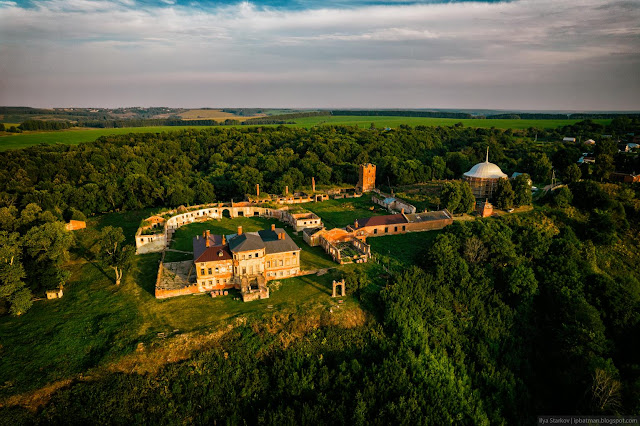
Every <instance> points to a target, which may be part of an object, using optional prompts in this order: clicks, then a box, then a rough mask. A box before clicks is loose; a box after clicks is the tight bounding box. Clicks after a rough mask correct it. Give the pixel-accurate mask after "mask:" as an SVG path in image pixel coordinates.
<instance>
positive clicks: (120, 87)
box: [0, 0, 640, 109]
mask: <svg viewBox="0 0 640 426" xmlns="http://www.w3.org/2000/svg"><path fill="white" fill-rule="evenodd" d="M161 1H162V2H163V4H162V5H156V6H145V7H141V4H140V3H135V2H134V1H133V0H118V1H116V0H35V1H33V2H32V7H21V6H19V5H17V4H16V3H13V2H6V1H5V2H1V3H0V55H2V57H3V58H7V59H8V60H6V61H3V62H4V65H2V66H1V67H0V82H2V84H3V86H2V87H0V103H4V104H8V103H11V104H24V103H32V104H38V105H45V104H46V105H59V103H58V102H59V101H57V99H65V100H67V99H68V101H67V102H72V103H73V104H75V105H80V104H91V105H101V104H103V103H102V101H101V99H102V100H104V99H107V98H108V99H113V96H114V95H113V94H114V93H118V94H119V95H120V96H121V100H120V101H119V102H116V103H115V105H124V104H132V103H133V104H136V105H140V104H148V102H151V100H154V101H156V102H157V101H158V100H162V102H161V103H162V104H165V105H190V104H191V105H193V104H195V105H207V103H204V102H205V101H207V100H208V99H212V95H214V94H215V102H213V100H211V101H210V102H213V103H208V105H232V104H233V105H276V104H278V105H282V106H287V105H285V104H283V103H282V102H284V101H288V102H291V101H292V100H296V99H297V100H296V101H295V105H292V104H289V105H288V106H349V105H350V106H372V105H373V104H371V102H372V98H375V96H372V95H371V93H370V92H371V91H377V92H378V93H382V92H384V93H385V96H384V97H382V99H379V100H377V101H376V102H377V103H376V104H375V106H379V107H385V106H399V107H403V106H404V107H409V106H411V107H419V106H423V107H438V106H447V107H456V106H457V107H505V108H507V107H519V108H527V109H535V108H545V107H546V108H559V107H560V106H563V107H572V108H578V107H579V106H580V105H582V104H584V103H585V102H587V101H590V100H592V101H593V102H602V100H603V98H602V92H603V91H604V92H606V91H609V93H611V96H609V97H608V98H607V102H609V103H610V104H611V105H612V106H615V105H619V106H620V108H622V107H625V108H635V109H638V108H640V104H639V103H638V102H639V101H638V100H636V99H635V98H636V97H634V96H631V93H633V90H630V89H633V88H638V87H639V86H640V82H639V77H638V74H637V72H631V70H632V69H633V68H634V66H635V67H637V66H638V65H639V64H640V53H639V52H638V48H637V47H638V45H639V43H638V41H639V40H638V37H639V35H640V29H639V28H638V25H637V22H640V2H639V1H609V2H606V4H603V2H602V1H601V0H574V1H557V0H521V1H513V2H499V3H496V2H454V3H449V2H446V3H438V2H436V3H432V2H428V3H416V4H403V2H400V3H401V4H395V3H397V2H386V4H378V3H379V2H345V3H347V7H337V6H336V4H337V3H336V2H330V3H322V4H323V5H329V6H327V7H321V8H318V7H315V8H300V9H295V10H291V9H283V8H278V7H272V6H268V5H264V4H262V5H256V4H253V3H249V2H240V3H235V4H227V5H222V6H218V7H214V8H212V7H209V8H203V7H202V6H200V5H195V6H189V5H184V4H181V3H178V2H175V1H174V0H161ZM371 3H374V4H371ZM74 82H75V87H76V89H74ZM621 82H626V88H623V87H621V86H625V85H621V84H620V83H621ZM287 83H290V84H289V86H288V85H287ZM264 84H270V85H272V86H273V89H274V90H275V88H277V89H278V91H277V93H279V98H271V97H270V96H271V94H272V90H271V89H270V90H265V89H264V88H262V87H260V85H264ZM135 85H137V87H145V88H147V89H145V90H146V91H145V90H142V91H141V90H131V88H132V87H133V86H135ZM154 85H155V86H154ZM167 85H172V86H173V87H174V88H177V87H180V88H181V89H182V92H181V94H180V95H179V96H180V97H179V98H176V97H174V96H173V95H169V94H172V93H174V92H176V90H173V89H170V88H168V87H166V86H167ZM538 85H545V87H548V88H553V90H550V91H547V90H546V89H545V90H540V89H539V88H538ZM87 87H92V90H91V91H87V89H86V88H87ZM151 87H155V88H156V90H157V93H154V94H153V95H151V94H150V93H149V91H150V90H153V89H151ZM230 87H235V88H236V89H237V90H236V92H235V93H233V92H232V91H230V90H229V88H230ZM345 87H348V88H349V89H348V90H345V89H344V88H345ZM243 88H245V89H252V90H243ZM527 91H532V92H533V96H525V95H526V94H527ZM576 92H580V95H579V96H577V95H576V94H575V93H576ZM107 93H108V96H107ZM163 93H166V95H165V96H164V97H162V94H163ZM296 93H298V94H299V95H296ZM329 93H331V94H333V95H334V96H335V97H334V98H330V97H328V94H329ZM509 93H511V95H509ZM591 93H593V95H590V94H591ZM636 93H637V92H636ZM222 94H225V95H224V96H225V97H221V95H222ZM563 95H564V97H563ZM88 96H92V98H91V99H87V97H88ZM296 96H298V97H296ZM425 96H426V97H425ZM510 96H511V97H510ZM360 99H361V101H360ZM133 101H136V102H133ZM384 102H388V103H386V104H385V103H384ZM391 102H392V103H393V105H391V104H390V103H391ZM531 102H535V103H536V104H535V105H528V104H525V103H531ZM572 102H573V103H572ZM574 104H575V105H574Z"/></svg>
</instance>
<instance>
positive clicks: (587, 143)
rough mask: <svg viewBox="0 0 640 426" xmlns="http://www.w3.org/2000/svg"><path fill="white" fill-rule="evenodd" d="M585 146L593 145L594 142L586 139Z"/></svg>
mask: <svg viewBox="0 0 640 426" xmlns="http://www.w3.org/2000/svg"><path fill="white" fill-rule="evenodd" d="M584 144H585V145H595V144H596V141H594V140H593V139H587V140H586V141H584Z"/></svg>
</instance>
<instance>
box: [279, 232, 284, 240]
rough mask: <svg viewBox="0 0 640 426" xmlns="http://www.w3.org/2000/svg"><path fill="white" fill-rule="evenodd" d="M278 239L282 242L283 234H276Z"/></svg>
mask: <svg viewBox="0 0 640 426" xmlns="http://www.w3.org/2000/svg"><path fill="white" fill-rule="evenodd" d="M278 239H279V240H284V232H281V233H279V234H278Z"/></svg>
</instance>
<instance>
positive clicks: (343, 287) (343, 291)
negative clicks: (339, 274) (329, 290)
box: [331, 278, 347, 297]
mask: <svg viewBox="0 0 640 426" xmlns="http://www.w3.org/2000/svg"><path fill="white" fill-rule="evenodd" d="M338 286H341V294H340V295H338V293H337V289H338ZM346 295H347V289H346V285H345V283H344V278H343V279H342V280H340V281H336V280H333V294H332V295H331V297H345V296H346Z"/></svg>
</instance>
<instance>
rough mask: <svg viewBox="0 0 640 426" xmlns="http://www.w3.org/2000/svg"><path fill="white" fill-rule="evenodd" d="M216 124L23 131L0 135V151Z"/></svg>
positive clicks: (70, 143) (71, 143)
mask: <svg viewBox="0 0 640 426" xmlns="http://www.w3.org/2000/svg"><path fill="white" fill-rule="evenodd" d="M207 127H218V126H180V127H176V126H152V127H125V128H118V129H87V128H72V129H69V130H57V131H51V132H24V133H19V134H8V135H7V136H0V151H6V150H7V149H19V148H26V147H28V146H32V145H39V144H41V143H44V144H47V145H53V144H57V143H61V144H65V145H77V144H79V143H83V142H93V141H95V140H96V139H98V138H99V137H101V136H110V135H126V134H129V133H161V132H175V131H179V130H184V129H192V128H197V129H203V128H207Z"/></svg>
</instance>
